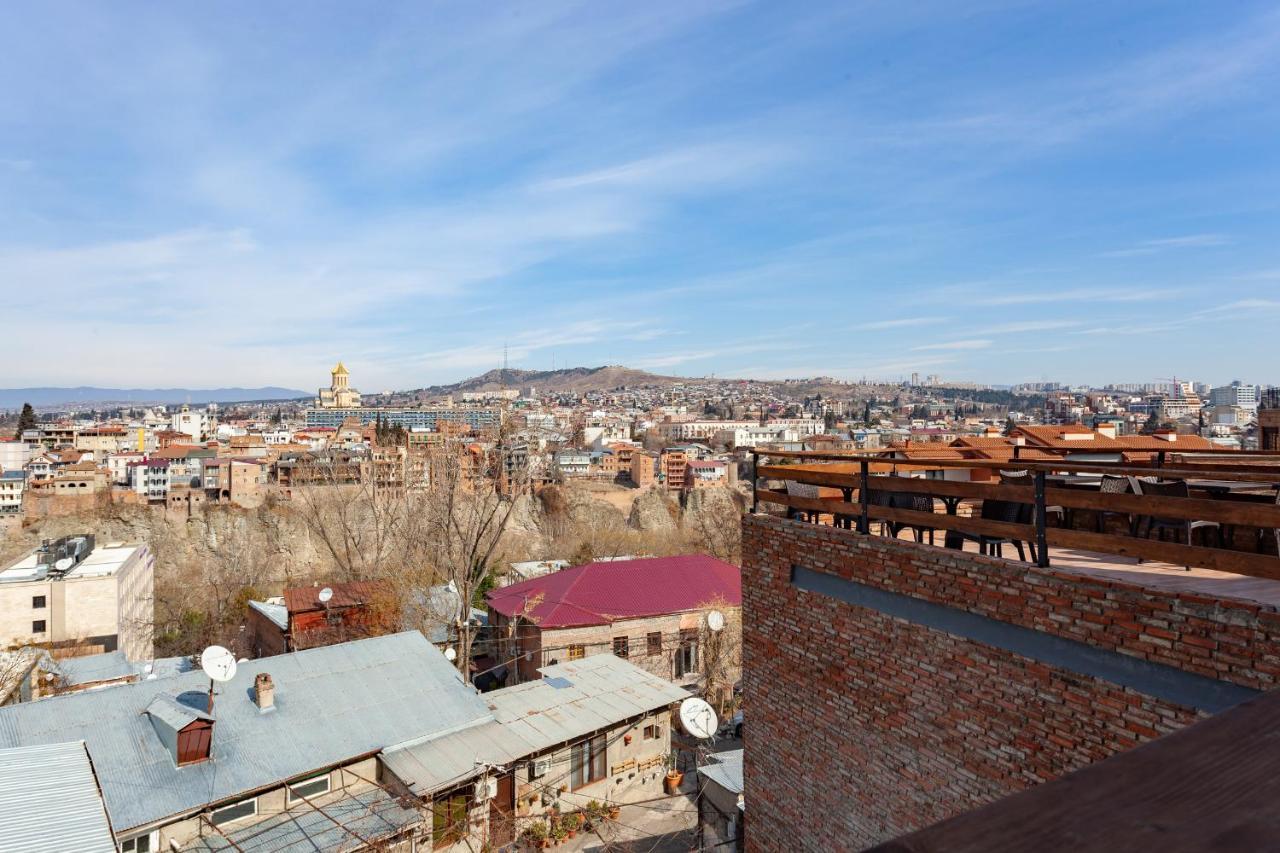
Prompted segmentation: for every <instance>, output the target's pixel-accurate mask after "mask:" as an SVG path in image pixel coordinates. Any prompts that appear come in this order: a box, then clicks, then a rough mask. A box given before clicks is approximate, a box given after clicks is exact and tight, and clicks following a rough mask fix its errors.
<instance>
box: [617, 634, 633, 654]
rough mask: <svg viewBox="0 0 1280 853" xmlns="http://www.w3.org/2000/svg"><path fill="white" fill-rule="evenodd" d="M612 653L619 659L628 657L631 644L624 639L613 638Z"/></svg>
mask: <svg viewBox="0 0 1280 853" xmlns="http://www.w3.org/2000/svg"><path fill="white" fill-rule="evenodd" d="M613 653H614V654H615V655H617V656H618V657H620V658H625V657H630V655H631V642H630V640H628V639H627V638H626V637H614V638H613Z"/></svg>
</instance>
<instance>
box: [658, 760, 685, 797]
mask: <svg viewBox="0 0 1280 853" xmlns="http://www.w3.org/2000/svg"><path fill="white" fill-rule="evenodd" d="M662 781H663V785H664V786H665V787H666V790H667V796H671V797H674V796H675V795H676V794H678V793H680V783H681V782H683V781H684V774H683V773H681V772H680V770H679V753H678V752H676V751H675V750H674V749H673V750H671V754H670V755H668V756H667V778H666V779H664V780H662Z"/></svg>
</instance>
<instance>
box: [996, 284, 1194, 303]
mask: <svg viewBox="0 0 1280 853" xmlns="http://www.w3.org/2000/svg"><path fill="white" fill-rule="evenodd" d="M1186 292H1187V291H1186V290H1185V289H1182V288H1176V287H1170V288H1158V289H1157V288H1130V287H1109V288H1101V287H1096V288H1095V287H1079V288H1069V289H1064V290H1052V289H1050V290H1042V291H1033V290H1024V291H1022V292H1019V293H1003V294H999V295H992V296H979V297H977V299H976V300H975V301H976V303H977V304H979V305H1041V304H1046V303H1052V302H1097V303H1107V302H1152V301H1157V300H1167V299H1170V298H1174V297H1180V296H1183V295H1185V294H1186Z"/></svg>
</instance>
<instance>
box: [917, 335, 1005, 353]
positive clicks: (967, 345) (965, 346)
mask: <svg viewBox="0 0 1280 853" xmlns="http://www.w3.org/2000/svg"><path fill="white" fill-rule="evenodd" d="M991 344H992V341H990V340H988V339H986V338H970V339H968V340H963V341H945V342H943V343H937V344H923V345H921V346H918V347H912V348H911V351H912V352H925V351H928V350H977V349H986V348H987V347H989V346H991Z"/></svg>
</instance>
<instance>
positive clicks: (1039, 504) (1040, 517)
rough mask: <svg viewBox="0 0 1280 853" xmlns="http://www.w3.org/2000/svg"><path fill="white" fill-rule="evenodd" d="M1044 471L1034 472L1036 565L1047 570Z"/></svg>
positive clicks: (1047, 551) (1047, 546) (1047, 544)
mask: <svg viewBox="0 0 1280 853" xmlns="http://www.w3.org/2000/svg"><path fill="white" fill-rule="evenodd" d="M1046 515H1047V513H1046V511H1045V505H1044V470H1043V469H1041V470H1039V471H1037V472H1036V565H1037V566H1039V567H1040V568H1042V569H1047V568H1049V542H1048V537H1047V536H1046V535H1045V522H1046V518H1045V516H1046Z"/></svg>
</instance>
